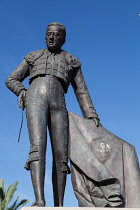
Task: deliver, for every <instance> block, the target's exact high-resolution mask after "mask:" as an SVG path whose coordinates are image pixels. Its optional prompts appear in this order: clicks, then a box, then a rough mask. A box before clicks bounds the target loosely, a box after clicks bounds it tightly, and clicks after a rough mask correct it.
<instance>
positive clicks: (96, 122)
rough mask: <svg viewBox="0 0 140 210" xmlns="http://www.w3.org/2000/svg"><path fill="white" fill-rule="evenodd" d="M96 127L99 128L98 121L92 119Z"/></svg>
mask: <svg viewBox="0 0 140 210" xmlns="http://www.w3.org/2000/svg"><path fill="white" fill-rule="evenodd" d="M92 120H93V121H94V123H95V125H96V126H97V127H99V119H97V118H93V119H92Z"/></svg>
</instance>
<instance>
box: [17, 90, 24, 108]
mask: <svg viewBox="0 0 140 210" xmlns="http://www.w3.org/2000/svg"><path fill="white" fill-rule="evenodd" d="M25 100H26V90H21V91H20V93H19V96H18V104H19V107H20V108H21V109H22V110H24V108H25Z"/></svg>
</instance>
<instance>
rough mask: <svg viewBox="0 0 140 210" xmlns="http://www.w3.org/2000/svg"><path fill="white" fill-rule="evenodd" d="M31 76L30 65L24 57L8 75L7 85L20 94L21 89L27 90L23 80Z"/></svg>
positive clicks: (16, 93)
mask: <svg viewBox="0 0 140 210" xmlns="http://www.w3.org/2000/svg"><path fill="white" fill-rule="evenodd" d="M28 76H29V65H28V63H27V61H26V60H25V59H24V60H23V61H22V62H21V63H20V65H19V66H18V67H17V68H16V69H15V70H14V71H13V72H12V73H11V74H10V75H9V76H8V78H7V80H6V86H7V87H8V88H9V89H10V90H11V91H12V92H13V93H14V94H15V95H17V96H18V95H19V93H20V91H21V90H26V88H25V87H24V85H23V84H22V81H23V80H24V79H25V78H26V77H28Z"/></svg>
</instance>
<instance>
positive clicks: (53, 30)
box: [45, 22, 66, 51]
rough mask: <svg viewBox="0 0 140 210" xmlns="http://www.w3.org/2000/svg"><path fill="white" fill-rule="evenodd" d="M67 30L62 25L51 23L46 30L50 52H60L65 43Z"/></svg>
mask: <svg viewBox="0 0 140 210" xmlns="http://www.w3.org/2000/svg"><path fill="white" fill-rule="evenodd" d="M65 38H66V28H65V26H63V25H62V24H61V23H58V22H53V23H50V24H49V25H48V27H47V29H46V37H45V40H46V45H47V47H48V49H49V50H53V51H55V50H59V49H61V47H62V45H63V44H64V43H65Z"/></svg>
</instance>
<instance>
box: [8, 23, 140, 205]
mask: <svg viewBox="0 0 140 210" xmlns="http://www.w3.org/2000/svg"><path fill="white" fill-rule="evenodd" d="M65 36H66V30H65V27H64V26H63V25H62V24H60V23H57V22H54V23H51V24H49V25H48V27H47V30H46V37H45V39H46V45H47V48H45V49H42V50H36V51H33V52H30V53H28V54H27V55H26V56H25V58H24V60H23V61H22V62H21V64H20V65H19V66H18V67H17V68H16V69H15V70H14V71H13V72H12V73H11V74H10V75H9V77H8V78H7V80H6V85H7V87H8V88H9V89H10V90H11V91H12V92H13V93H15V94H16V95H17V96H18V103H19V106H20V107H21V108H22V109H24V108H26V118H27V126H28V131H29V139H30V151H29V157H28V160H27V162H26V164H25V168H26V169H27V170H30V174H31V179H32V184H33V189H34V194H35V202H34V203H33V206H34V207H35V206H40V207H42V206H45V197H44V177H45V156H46V143H47V131H46V127H47V126H48V128H49V133H50V139H51V146H52V154H53V169H52V184H53V196H54V206H58V207H61V206H63V198H64V192H65V185H66V176H67V173H69V172H70V169H69V167H68V164H67V162H68V149H69V158H70V160H71V170H72V183H73V187H74V191H75V194H76V197H77V199H78V202H79V206H84V207H87V206H92V207H94V206H96V207H108V206H109V207H117V206H118V207H124V206H126V207H140V204H139V203H140V192H139V190H140V186H139V185H140V184H139V182H138V180H140V173H139V166H138V162H137V159H136V154H135V152H134V148H133V147H132V146H130V145H129V144H127V143H126V142H124V141H123V140H120V139H119V138H118V137H116V136H115V135H113V134H111V133H109V132H108V131H107V130H105V129H104V128H103V127H102V125H101V124H100V122H99V118H98V115H97V113H96V110H95V108H94V106H93V103H92V101H91V98H90V95H89V92H88V89H87V86H86V84H85V81H84V78H83V74H82V71H81V63H80V62H79V61H78V59H77V58H76V57H74V56H73V55H72V54H70V53H67V52H66V51H64V50H62V49H61V47H62V45H63V44H64V43H65ZM27 77H30V78H29V83H30V87H29V88H28V90H27V89H26V88H25V87H24V85H23V84H22V81H23V80H24V79H25V78H27ZM70 84H71V85H72V87H73V89H74V92H75V95H76V97H77V100H78V103H79V105H80V108H81V111H82V113H83V116H84V118H86V119H87V121H86V120H85V119H83V118H79V117H78V116H76V115H74V114H72V113H71V114H69V117H68V112H67V109H66V104H65V96H64V94H66V93H67V91H68V87H69V85H70ZM79 119H80V120H79ZM89 119H90V120H89ZM68 145H69V146H68ZM68 147H69V148H68ZM75 154H76V155H75ZM128 183H129V184H128ZM130 183H131V184H130Z"/></svg>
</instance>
